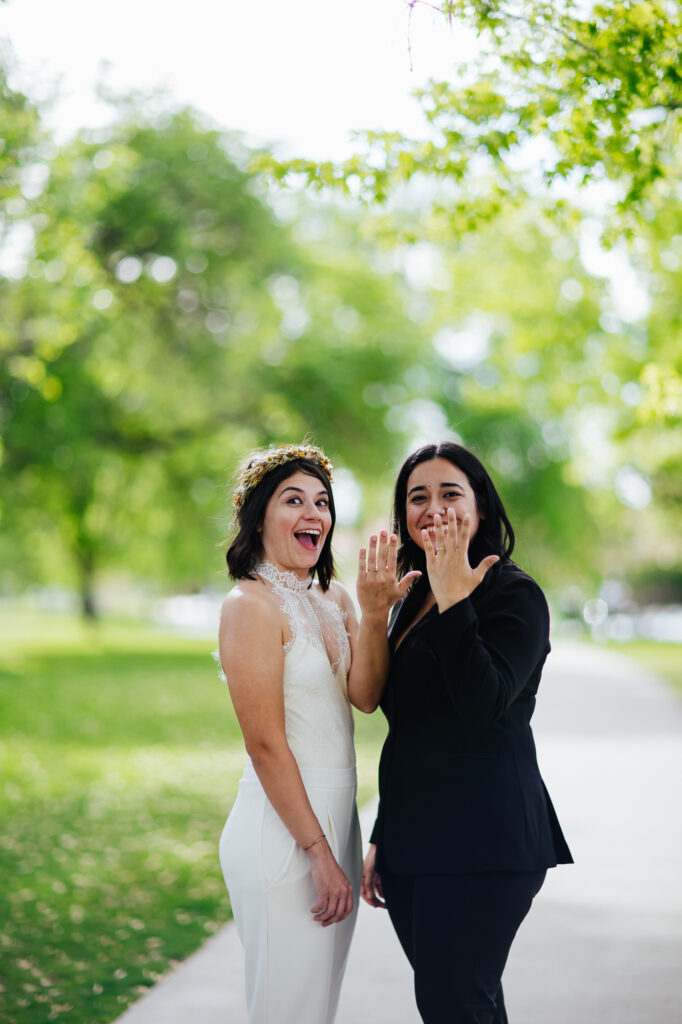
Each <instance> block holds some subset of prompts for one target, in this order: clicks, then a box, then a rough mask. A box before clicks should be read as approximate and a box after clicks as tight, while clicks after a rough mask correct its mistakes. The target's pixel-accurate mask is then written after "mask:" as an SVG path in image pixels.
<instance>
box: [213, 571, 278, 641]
mask: <svg viewBox="0 0 682 1024" xmlns="http://www.w3.org/2000/svg"><path fill="white" fill-rule="evenodd" d="M280 617H281V612H280V608H279V604H278V602H277V600H276V599H275V597H274V595H273V593H272V591H271V590H270V589H269V588H268V587H264V586H263V584H262V583H259V582H258V581H257V580H240V581H239V583H238V584H237V585H236V586H235V587H233V588H232V590H231V591H230V592H229V594H228V595H227V596H226V597H225V599H224V600H223V603H222V607H221V609H220V630H221V632H224V631H225V630H228V631H232V630H241V629H243V628H244V627H245V626H249V627H251V628H253V627H255V628H262V627H264V626H265V627H267V626H268V625H270V626H274V625H279V622H280Z"/></svg>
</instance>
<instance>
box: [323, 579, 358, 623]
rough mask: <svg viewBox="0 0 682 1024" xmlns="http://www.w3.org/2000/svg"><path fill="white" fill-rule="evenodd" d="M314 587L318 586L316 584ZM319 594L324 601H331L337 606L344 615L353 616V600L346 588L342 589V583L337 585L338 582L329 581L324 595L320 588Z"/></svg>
mask: <svg viewBox="0 0 682 1024" xmlns="http://www.w3.org/2000/svg"><path fill="white" fill-rule="evenodd" d="M316 586H319V584H316ZM319 594H320V596H321V597H323V598H324V599H325V601H331V602H332V603H333V604H335V605H338V607H339V608H340V609H341V611H342V612H344V614H346V615H349V614H353V615H354V614H355V609H354V607H353V599H352V597H351V596H350V594H349V592H348V590H347V589H346V587H344V585H343V583H339V582H338V580H332V581H331V583H330V584H329V589H328V590H327V592H326V593H323V591H322V588H321V587H320V589H319Z"/></svg>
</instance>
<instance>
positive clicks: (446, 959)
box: [381, 868, 547, 1024]
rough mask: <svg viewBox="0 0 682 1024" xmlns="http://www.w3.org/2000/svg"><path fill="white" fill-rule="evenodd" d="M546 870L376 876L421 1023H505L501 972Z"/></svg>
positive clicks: (384, 871)
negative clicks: (408, 971)
mask: <svg viewBox="0 0 682 1024" xmlns="http://www.w3.org/2000/svg"><path fill="white" fill-rule="evenodd" d="M546 873H547V872H546V871H533V872H524V871H505V872H486V873H481V874H470V875H435V876H433V875H429V876H427V875H421V876H416V877H415V876H413V875H393V874H391V872H389V871H387V870H386V869H385V868H384V870H383V871H382V872H381V881H382V885H383V891H384V896H385V898H386V904H387V906H388V911H389V914H390V916H391V921H392V922H393V927H394V928H395V930H396V932H397V935H398V938H399V939H400V943H401V945H402V947H403V949H404V950H405V952H406V954H407V957H408V959H409V961H410V963H411V964H412V967H413V968H414V988H415V994H416V997H417V1006H418V1008H419V1012H420V1014H421V1017H422V1020H423V1021H425V1024H507V1013H506V1010H505V1008H504V998H503V996H502V981H501V979H502V971H503V970H504V965H505V964H506V962H507V956H508V955H509V950H510V948H511V944H512V941H513V939H514V936H515V935H516V932H517V930H518V927H519V925H520V924H521V922H522V921H523V919H524V917H525V916H526V914H527V913H528V911H529V910H530V906H531V903H532V902H533V897H534V896H535V895H536V894H537V893H538V892H539V891H540V888H541V887H542V883H543V882H544V880H545V875H546Z"/></svg>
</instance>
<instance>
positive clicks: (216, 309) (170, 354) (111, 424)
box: [0, 109, 418, 613]
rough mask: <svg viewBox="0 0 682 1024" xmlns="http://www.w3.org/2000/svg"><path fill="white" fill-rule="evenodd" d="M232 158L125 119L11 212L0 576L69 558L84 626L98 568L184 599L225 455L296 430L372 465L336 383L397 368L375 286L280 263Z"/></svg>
mask: <svg viewBox="0 0 682 1024" xmlns="http://www.w3.org/2000/svg"><path fill="white" fill-rule="evenodd" d="M242 156H243V154H241V153H240V151H239V147H238V144H237V142H236V141H235V140H231V141H230V140H227V139H225V138H224V137H223V136H221V135H220V134H219V133H217V132H216V131H214V130H209V129H206V128H205V126H203V125H202V124H201V123H200V121H199V120H198V118H197V117H196V116H195V115H193V114H191V113H190V112H187V111H179V112H176V113H174V114H172V115H168V116H167V117H165V118H164V119H161V120H150V119H148V118H146V117H145V115H144V111H143V110H140V109H137V110H128V111H125V112H124V113H123V116H121V117H120V118H119V120H118V121H117V123H116V124H115V125H114V126H113V127H112V128H111V129H110V130H108V131H107V132H106V133H104V134H102V133H100V134H98V133H95V134H94V135H93V134H91V135H88V134H85V135H83V136H82V137H80V138H78V139H76V140H75V141H74V142H73V143H72V144H70V145H68V146H65V147H63V148H61V149H59V150H55V152H54V155H53V157H52V159H50V160H45V161H44V165H43V166H44V178H45V187H44V188H43V190H42V191H41V192H40V194H39V195H38V196H36V197H34V198H33V199H32V200H31V201H30V202H28V201H27V203H26V210H25V214H24V221H25V223H26V224H27V225H29V226H30V228H31V229H32V234H33V240H32V243H31V247H30V252H29V253H28V255H27V263H26V268H25V272H23V273H19V274H18V275H17V279H16V280H15V281H13V282H12V283H11V287H10V288H8V294H7V315H6V317H5V319H4V322H3V325H2V328H1V330H0V345H1V346H2V349H3V350H4V358H3V365H2V371H1V373H0V395H1V396H2V402H3V409H4V418H5V429H4V438H5V450H4V469H5V471H6V473H7V474H8V475H11V478H12V480H13V491H12V497H11V498H9V499H8V500H7V501H6V504H5V509H4V512H5V523H6V525H7V526H10V527H11V530H10V533H11V535H12V536H14V537H15V538H16V537H17V536H19V535H20V536H21V537H22V538H23V543H22V544H20V545H19V546H18V548H17V550H15V551H9V550H8V553H7V554H8V558H7V560H6V562H5V565H6V566H7V565H12V564H14V565H15V566H18V568H17V571H21V574H22V575H23V576H26V574H27V572H29V573H31V574H33V575H35V578H40V577H41V575H42V574H43V572H42V570H41V566H42V565H47V566H48V567H49V572H48V575H49V574H50V573H54V572H55V571H56V570H57V569H59V568H61V569H62V574H63V561H64V552H66V551H69V552H70V554H71V556H72V558H73V561H74V564H75V565H77V567H78V572H79V575H80V585H81V592H82V595H83V603H84V609H85V611H86V612H88V613H92V612H93V610H94V609H93V597H92V585H93V576H94V573H95V570H96V568H97V567H98V566H111V565H118V566H121V567H127V568H134V570H135V571H136V572H137V573H138V574H141V575H148V576H149V577H150V578H152V579H157V580H161V581H162V582H166V583H175V584H176V585H180V584H182V585H184V586H190V587H191V586H198V585H200V584H201V583H203V581H204V580H205V578H206V572H207V567H208V566H209V565H210V564H211V563H213V565H214V566H215V560H216V557H217V555H216V551H215V547H214V543H215V539H216V521H219V520H220V519H223V520H224V512H223V509H222V504H223V495H222V493H221V491H220V489H218V488H216V487H215V481H216V479H223V478H225V477H227V475H228V473H229V472H230V471H231V469H232V466H233V464H234V461H235V459H236V457H237V456H238V455H241V454H242V453H243V451H244V449H245V448H248V447H249V446H251V445H253V444H257V443H267V442H270V441H279V440H282V439H284V440H296V439H300V437H301V436H303V435H305V434H307V433H313V434H314V435H315V436H316V437H317V438H318V439H319V440H320V441H322V442H323V443H327V444H328V446H329V448H330V449H331V454H332V456H333V457H335V458H341V459H344V458H345V459H346V460H349V459H350V458H352V459H353V464H354V466H357V467H360V468H361V469H363V470H364V471H365V472H366V473H368V474H370V473H372V472H374V471H376V469H377V467H378V466H383V464H384V462H385V460H386V450H385V446H382V444H381V438H382V437H383V436H385V434H386V432H385V430H384V428H383V424H382V420H381V414H380V413H379V412H378V411H376V410H375V409H373V408H372V407H371V406H369V405H367V404H366V403H365V402H363V400H362V398H361V395H360V394H358V388H357V382H358V381H359V380H362V381H364V382H365V383H370V384H371V382H372V381H385V380H390V379H391V377H392V375H395V374H400V373H402V372H404V370H405V369H406V367H407V366H408V365H409V364H410V361H411V360H412V359H414V358H415V353H416V351H417V347H418V346H417V343H416V342H417V339H416V329H415V328H414V325H412V324H411V322H410V321H409V319H408V318H407V317H406V316H405V314H404V312H403V310H402V302H401V298H400V295H399V292H398V290H397V287H396V282H395V280H394V276H393V277H392V276H391V275H387V274H379V273H375V272H373V271H372V269H371V267H370V266H369V265H368V262H367V260H366V259H365V258H364V257H363V255H362V253H361V251H360V248H359V247H358V246H356V247H355V248H353V247H352V246H349V247H347V248H344V247H339V248H337V249H334V248H333V247H332V245H331V244H328V245H322V243H318V244H317V246H308V247H303V246H302V245H300V244H299V243H298V242H297V241H296V240H295V238H294V236H293V233H292V230H291V229H290V228H289V227H286V226H285V225H283V224H281V223H280V222H279V221H278V219H277V218H276V217H275V215H274V214H273V212H272V211H271V210H270V209H269V208H268V207H267V206H266V205H265V204H264V203H263V201H262V199H261V198H259V196H258V195H257V190H256V187H255V185H254V182H253V179H252V177H250V176H249V174H247V173H245V172H244V171H243V170H240V169H239V166H238V163H239V161H240V160H241V158H242ZM336 244H337V246H338V244H339V239H338V238H337V239H336ZM370 343H371V344H370ZM370 438H371V439H375V440H376V439H378V440H379V444H378V445H377V444H376V443H370V440H369V439H370ZM388 441H389V442H391V437H390V436H389V437H388ZM392 443H393V445H394V447H395V446H397V444H398V442H397V440H395V441H393V442H392ZM27 552H29V553H30V554H29V555H27ZM60 559H61V563H60Z"/></svg>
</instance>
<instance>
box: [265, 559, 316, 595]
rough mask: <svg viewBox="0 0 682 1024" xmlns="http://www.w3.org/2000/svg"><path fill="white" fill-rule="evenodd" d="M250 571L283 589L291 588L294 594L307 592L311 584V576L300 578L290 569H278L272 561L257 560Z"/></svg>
mask: <svg viewBox="0 0 682 1024" xmlns="http://www.w3.org/2000/svg"><path fill="white" fill-rule="evenodd" d="M252 572H254V573H257V574H258V575H259V576H262V577H263V579H265V580H269V582H270V583H272V584H274V585H275V586H278V587H283V588H284V589H285V590H293V591H294V593H296V594H307V593H308V591H309V590H310V588H311V587H312V585H313V581H312V577H311V576H308V577H307V579H304V580H302V579H301V577H300V576H297V575H296V573H295V572H292V571H291V570H290V569H278V568H277V566H276V565H273V564H272V562H257V563H256V565H254V567H253V569H252Z"/></svg>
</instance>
